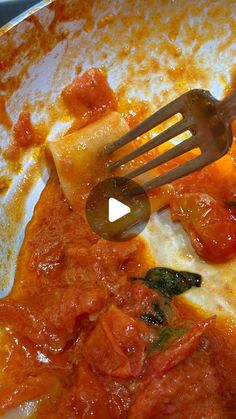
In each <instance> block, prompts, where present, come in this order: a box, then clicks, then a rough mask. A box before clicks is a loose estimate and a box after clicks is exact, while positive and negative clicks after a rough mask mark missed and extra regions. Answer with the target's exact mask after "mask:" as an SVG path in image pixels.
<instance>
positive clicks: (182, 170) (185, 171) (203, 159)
mask: <svg viewBox="0 0 236 419" xmlns="http://www.w3.org/2000/svg"><path fill="white" fill-rule="evenodd" d="M213 161H215V158H212V157H210V156H209V155H206V154H201V155H200V156H198V157H195V159H192V160H189V161H187V162H186V163H184V164H181V165H180V166H178V167H176V168H175V169H173V170H170V171H169V172H167V173H164V174H163V175H160V176H158V177H157V178H155V179H153V180H151V181H149V182H146V183H145V184H144V185H142V188H143V189H144V190H145V191H146V192H148V191H150V190H151V189H154V188H157V187H159V186H162V185H165V184H167V183H170V182H173V181H174V180H177V179H179V178H181V177H183V176H186V175H189V174H190V173H192V172H194V171H195V170H199V169H201V168H202V167H204V166H206V165H208V164H210V163H212V162H213ZM133 193H134V194H135V191H134V192H133Z"/></svg>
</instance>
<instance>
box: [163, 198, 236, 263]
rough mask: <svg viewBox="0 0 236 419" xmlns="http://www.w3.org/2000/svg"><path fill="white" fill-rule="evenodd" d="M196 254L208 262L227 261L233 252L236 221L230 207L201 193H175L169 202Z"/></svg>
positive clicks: (234, 253)
mask: <svg viewBox="0 0 236 419" xmlns="http://www.w3.org/2000/svg"><path fill="white" fill-rule="evenodd" d="M170 209H171V215H172V219H173V220H174V221H180V222H181V224H182V225H183V227H184V229H185V230H186V231H187V233H188V234H189V237H190V239H191V242H192V245H193V247H194V249H195V250H196V252H197V254H198V255H199V256H201V257H203V259H205V260H209V261H210V262H216V263H217V262H226V261H227V260H229V259H231V258H232V257H233V256H235V255H236V222H235V220H234V219H233V217H232V215H231V213H230V211H229V209H228V208H227V207H226V206H225V205H222V204H221V203H219V202H217V201H216V200H215V199H213V198H211V197H210V196H209V195H207V194H203V193H184V194H183V195H176V196H175V197H174V198H173V199H172V201H171V204H170Z"/></svg>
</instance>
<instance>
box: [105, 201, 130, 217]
mask: <svg viewBox="0 0 236 419" xmlns="http://www.w3.org/2000/svg"><path fill="white" fill-rule="evenodd" d="M130 212H131V209H130V207H128V205H125V204H123V203H122V202H120V201H118V200H117V199H115V198H109V201H108V220H109V221H110V223H114V221H117V220H119V218H122V217H124V216H125V215H127V214H129V213H130Z"/></svg>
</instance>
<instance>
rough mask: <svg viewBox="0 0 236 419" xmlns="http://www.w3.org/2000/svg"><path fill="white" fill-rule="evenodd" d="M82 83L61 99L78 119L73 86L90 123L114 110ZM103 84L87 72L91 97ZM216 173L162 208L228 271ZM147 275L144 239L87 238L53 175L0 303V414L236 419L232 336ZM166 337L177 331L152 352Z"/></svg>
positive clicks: (178, 190) (227, 221)
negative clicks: (33, 403) (32, 405)
mask: <svg viewBox="0 0 236 419" xmlns="http://www.w3.org/2000/svg"><path fill="white" fill-rule="evenodd" d="M88 74H90V75H91V71H90V73H87V74H86V77H85V78H84V79H83V77H81V76H79V77H80V80H79V82H76V83H75V85H71V86H70V87H69V89H68V90H64V94H65V92H67V93H66V101H69V102H68V103H67V106H68V107H69V108H70V106H73V109H74V104H70V97H71V98H72V99H71V100H72V102H73V103H74V100H75V97H77V96H76V95H77V87H78V86H79V92H82V94H81V96H80V100H81V101H82V102H83V103H82V109H85V106H86V107H87V108H88V109H89V111H86V112H89V114H90V117H91V118H92V120H93V118H94V115H95V117H96V116H98V115H100V112H101V109H102V110H103V111H104V109H105V111H107V109H110V108H113V106H115V100H114V97H113V93H112V92H111V90H110V88H109V86H108V84H106V83H105V81H104V80H103V82H102V84H101V86H102V87H101V89H102V92H101V95H98V96H97V94H95V93H94V94H93V93H91V92H90V88H91V86H90V78H89V77H90V76H89V75H88ZM94 77H95V78H96V77H98V78H97V79H96V83H95V82H94ZM101 77H104V76H103V75H102V76H101V73H100V72H96V71H95V72H93V73H92V79H93V82H94V83H95V84H94V85H95V90H96V89H99V80H100V79H101ZM88 79H89V81H88ZM83 81H84V83H83ZM86 89H88V91H89V92H90V93H91V94H89V95H88V96H86V91H87V90H86ZM102 97H104V98H105V105H104V107H103V106H102V105H101V103H102V99H101V98H102ZM76 100H77V99H76ZM77 105H78V103H77ZM77 105H76V106H77ZM80 115H81V114H80ZM23 141H28V140H27V137H26V139H24V140H23ZM227 159H231V156H229V157H227ZM227 161H228V160H227ZM230 161H231V160H230ZM217 167H218V166H217V164H216V165H212V166H211V167H209V168H208V169H206V170H205V172H204V171H201V172H199V173H197V174H195V175H191V176H193V177H192V178H188V179H187V178H186V179H185V180H183V181H181V180H180V181H178V182H176V183H175V184H174V185H173V191H172V193H171V194H170V199H169V203H170V206H171V212H172V216H173V218H174V219H176V220H180V222H182V223H183V226H184V228H186V230H187V231H188V232H189V234H190V232H191V234H192V231H193V228H194V232H195V236H194V237H192V236H191V234H190V237H191V240H192V243H193V246H194V247H195V248H196V250H197V251H198V253H199V254H201V255H202V257H206V258H207V256H208V255H209V254H212V255H215V256H214V257H215V258H217V260H218V261H223V260H225V259H229V258H230V257H233V256H234V254H235V247H234V246H235V244H234V239H235V237H234V234H235V230H234V227H233V225H234V224H233V223H235V220H234V215H233V213H231V212H230V209H228V207H226V206H225V205H224V201H225V200H226V199H227V200H228V199H231V198H232V196H234V193H235V191H234V187H233V188H232V185H231V184H230V183H227V185H229V187H228V189H227V190H226V188H222V190H220V191H219V190H218V188H215V186H214V182H213V180H214V179H215V177H214V176H215V172H216V171H217V169H216V168H217ZM219 167H220V166H219ZM211 171H213V172H212V173H214V174H211ZM230 173H231V163H230V164H229V174H230ZM194 176H195V177H194ZM201 176H203V178H201ZM206 176H208V178H209V179H211V180H210V181H209V182H206V181H205V177H206ZM229 177H230V176H229ZM219 179H220V176H219ZM195 180H196V182H195ZM225 182H226V180H225ZM224 184H226V183H224ZM223 189H224V190H223ZM225 194H226V195H225ZM232 194H233V195H232ZM196 195H197V196H196ZM206 195H207V197H208V198H207V205H208V206H210V207H211V208H210V211H208V213H209V214H213V216H214V219H216V223H217V222H218V220H220V221H219V222H220V223H221V231H220V229H219V231H218V230H217V234H218V236H217V237H218V240H219V244H221V245H222V246H216V244H215V240H214V234H216V233H215V229H214V230H213V231H212V230H210V228H209V232H208V233H209V234H205V231H206V228H207V227H208V225H210V222H209V223H206V226H204V228H203V227H202V225H201V224H200V225H199V218H198V215H199V211H198V206H197V205H198V203H199V202H200V207H201V209H202V205H203V204H202V201H201V199H203V197H204V199H205V196H206ZM190 198H191V199H190ZM81 199H82V197H81ZM199 200H200V201H199ZM180 208H181V210H180ZM207 209H209V207H207ZM189 211H190V212H191V215H190V216H188V212H189ZM184 212H186V214H187V216H186V217H185V218H184V222H183V221H182V219H181V215H182V214H183V213H184ZM210 216H211V215H210ZM186 219H187V220H190V221H188V223H187V222H186ZM223 222H224V224H222V223H223ZM185 223H186V224H185ZM231 223H232V225H231ZM222 225H224V227H223V228H222ZM226 227H227V228H226ZM224 230H225V231H226V234H225V236H224ZM222 231H223V232H222ZM230 235H231V240H228V239H229V236H230ZM196 237H197V243H199V241H201V243H202V246H201V247H200V250H198V248H197V246H196V245H195V239H196ZM225 237H226V239H225ZM227 238H228V239H227ZM203 239H204V240H203ZM224 240H225V241H224ZM227 240H228V241H230V242H232V243H233V244H232V245H231V244H229V243H228V241H227ZM213 245H214V247H213ZM219 247H220V250H219ZM211 252H212V253H211ZM217 252H218V253H217ZM212 258H213V256H211V259H212ZM151 266H153V261H152V259H151V257H150V255H149V253H148V249H147V247H146V244H145V242H144V241H143V240H142V238H135V239H132V240H130V241H128V242H120V243H119V242H108V241H105V240H103V239H101V238H99V237H98V236H97V235H96V234H95V233H94V232H93V231H91V229H90V227H89V226H88V224H87V222H86V220H84V218H83V216H82V215H81V214H80V212H79V211H77V210H74V209H72V208H71V207H70V206H69V204H68V202H67V201H66V199H65V197H64V195H63V192H62V190H61V187H60V183H59V180H58V177H57V174H56V173H52V176H51V179H50V180H49V182H48V184H47V186H46V188H45V190H44V191H43V193H42V195H41V197H40V200H39V202H38V204H37V206H36V208H35V211H34V215H33V218H32V220H31V222H30V223H29V225H28V227H27V230H26V235H25V240H24V243H23V245H22V248H21V251H20V254H19V257H18V264H17V272H16V278H15V283H14V288H13V291H12V293H11V295H10V296H8V297H6V298H5V299H2V300H0V322H1V325H2V326H3V328H2V329H1V335H0V339H1V340H2V342H4V344H2V345H1V356H0V365H1V382H3V383H4V386H2V387H1V389H0V414H3V413H4V412H6V411H7V410H9V409H10V408H12V407H16V406H18V405H19V404H21V403H23V402H25V401H28V400H39V405H38V406H39V407H38V413H37V415H38V416H37V417H39V418H49V419H50V418H52V419H53V418H55V419H56V418H68V419H73V418H83V419H86V418H89V417H91V416H93V417H94V418H96V419H106V418H107V419H125V418H128V419H149V418H150V419H156V418H161V417H168V418H186V417H193V418H199V419H200V418H202V417H205V418H209V419H212V418H219V419H222V418H227V417H235V412H236V390H235V389H236V359H235V355H234V352H233V344H232V342H233V339H234V338H235V337H234V336H232V335H230V334H228V333H227V332H225V331H224V330H223V329H222V330H219V329H217V327H216V324H215V318H214V317H213V318H210V319H206V320H202V319H201V318H200V316H199V315H197V314H196V313H194V311H192V310H191V309H190V307H188V306H186V304H184V303H183V302H181V301H180V300H179V299H178V298H177V297H174V298H173V299H172V300H168V301H167V300H165V301H164V300H163V296H162V295H161V294H160V293H159V292H157V291H156V290H153V289H150V288H148V287H147V286H146V284H145V283H144V281H143V280H142V278H143V277H144V275H145V273H146V272H147V270H148V269H149V268H150V267H151ZM157 303H158V304H159V303H160V304H164V306H163V307H165V314H166V320H165V324H164V326H163V325H162V324H159V325H155V326H154V325H152V324H149V323H147V322H146V321H144V317H143V314H144V313H147V312H151V311H152V310H153V304H157ZM164 327H168V328H172V329H173V328H174V329H175V328H182V329H181V330H184V332H183V334H182V335H181V336H178V338H176V339H174V340H173V341H171V342H169V343H168V344H167V346H165V347H164V348H162V349H159V350H154V351H152V352H150V347H151V346H152V345H153V344H154V343H155V340H156V338H157V336H159V335H160V333H161V331H162V330H163V328H164Z"/></svg>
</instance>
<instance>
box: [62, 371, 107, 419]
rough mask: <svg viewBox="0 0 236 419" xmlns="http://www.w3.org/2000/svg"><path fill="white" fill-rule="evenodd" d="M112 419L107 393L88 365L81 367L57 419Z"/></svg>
mask: <svg viewBox="0 0 236 419" xmlns="http://www.w3.org/2000/svg"><path fill="white" fill-rule="evenodd" d="M91 417H94V418H96V419H110V418H111V416H110V413H109V404H108V397H107V394H106V391H105V390H104V388H103V386H102V384H101V383H100V382H99V381H98V379H97V377H96V376H95V375H94V374H93V373H92V372H91V371H90V370H89V368H88V367H87V366H86V365H80V367H79V371H78V376H77V380H76V383H75V385H74V386H73V388H72V389H71V390H70V391H69V392H65V394H64V397H63V398H62V401H61V403H60V406H59V409H58V412H57V418H68V419H74V418H83V419H88V418H91Z"/></svg>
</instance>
